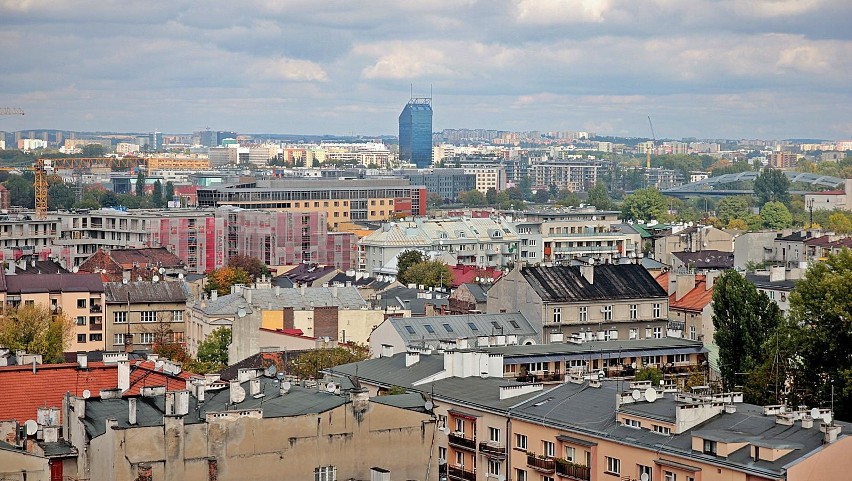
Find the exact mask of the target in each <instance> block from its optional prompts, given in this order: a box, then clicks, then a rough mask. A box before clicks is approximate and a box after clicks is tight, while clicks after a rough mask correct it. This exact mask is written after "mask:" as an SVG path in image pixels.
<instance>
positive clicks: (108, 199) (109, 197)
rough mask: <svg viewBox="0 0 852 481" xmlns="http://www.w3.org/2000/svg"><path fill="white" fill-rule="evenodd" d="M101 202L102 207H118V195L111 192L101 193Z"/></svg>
mask: <svg viewBox="0 0 852 481" xmlns="http://www.w3.org/2000/svg"><path fill="white" fill-rule="evenodd" d="M100 202H101V206H102V207H116V206H118V195H116V193H115V192H113V191H111V190H106V191H104V192H102V193H101V198H100Z"/></svg>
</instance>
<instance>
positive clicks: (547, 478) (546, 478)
mask: <svg viewBox="0 0 852 481" xmlns="http://www.w3.org/2000/svg"><path fill="white" fill-rule="evenodd" d="M541 481H553V478H551V477H550V476H544V475H542V476H541Z"/></svg>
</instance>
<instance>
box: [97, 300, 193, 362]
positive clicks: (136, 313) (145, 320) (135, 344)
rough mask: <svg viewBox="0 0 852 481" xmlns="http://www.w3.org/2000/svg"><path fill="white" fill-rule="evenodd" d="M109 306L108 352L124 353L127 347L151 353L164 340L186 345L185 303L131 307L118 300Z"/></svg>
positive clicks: (171, 302) (147, 303)
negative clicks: (155, 345)
mask: <svg viewBox="0 0 852 481" xmlns="http://www.w3.org/2000/svg"><path fill="white" fill-rule="evenodd" d="M106 306H107V308H106V322H105V324H106V330H105V344H106V349H107V350H109V351H121V350H124V349H125V347H126V346H130V347H132V348H133V349H134V350H151V349H152V348H153V345H154V344H155V343H156V342H161V339H160V338H161V337H163V336H165V338H164V339H163V340H170V341H173V342H178V343H184V342H185V331H186V327H185V326H186V322H185V321H186V301H185V300H184V301H177V302H173V301H168V300H164V301H158V302H157V301H155V302H139V301H136V302H130V303H128V302H126V301H125V302H122V301H120V300H118V299H116V300H115V302H107V304H106ZM128 335H129V336H131V337H130V338H128Z"/></svg>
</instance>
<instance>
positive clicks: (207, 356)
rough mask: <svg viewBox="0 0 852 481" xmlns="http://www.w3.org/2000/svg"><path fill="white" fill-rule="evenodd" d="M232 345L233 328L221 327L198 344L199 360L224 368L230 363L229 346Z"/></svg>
mask: <svg viewBox="0 0 852 481" xmlns="http://www.w3.org/2000/svg"><path fill="white" fill-rule="evenodd" d="M230 345H231V329H230V328H228V327H220V328H218V329H216V330H214V331H213V332H211V333H210V335H209V336H207V337H206V338H204V340H203V341H201V343H200V344H199V345H198V356H197V357H198V360H199V361H200V362H204V363H210V364H212V365H214V366H217V367H219V368H224V367H226V366H227V365H228V346H230Z"/></svg>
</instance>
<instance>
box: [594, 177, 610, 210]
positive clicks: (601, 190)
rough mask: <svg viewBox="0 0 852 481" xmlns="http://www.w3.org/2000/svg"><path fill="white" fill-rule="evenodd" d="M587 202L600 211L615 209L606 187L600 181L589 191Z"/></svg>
mask: <svg viewBox="0 0 852 481" xmlns="http://www.w3.org/2000/svg"><path fill="white" fill-rule="evenodd" d="M587 202H588V203H589V204H591V205H593V206H595V207H597V208H598V209H600V210H610V209H612V208H613V207H615V206H614V205H613V203H612V199H611V198H610V197H609V192H607V190H606V185H604V183H603V182H601V181H598V182H597V183H596V184H595V185H594V187H592V188H591V189H589V198H588V199H587Z"/></svg>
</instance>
